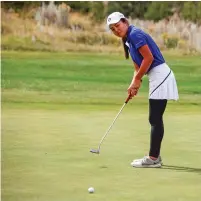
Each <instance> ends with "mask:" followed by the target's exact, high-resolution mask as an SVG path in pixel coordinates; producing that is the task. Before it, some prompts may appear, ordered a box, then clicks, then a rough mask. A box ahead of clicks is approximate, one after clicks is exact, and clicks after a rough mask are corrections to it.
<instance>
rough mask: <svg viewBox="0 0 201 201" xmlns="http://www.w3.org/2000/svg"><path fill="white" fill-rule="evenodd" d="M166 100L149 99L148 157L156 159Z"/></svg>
mask: <svg viewBox="0 0 201 201" xmlns="http://www.w3.org/2000/svg"><path fill="white" fill-rule="evenodd" d="M166 105H167V100H166V99H164V100H155V99H149V122H150V124H151V139H150V151H149V156H153V157H155V158H158V156H159V155H160V148H161V142H162V139H163V135H164V126H163V113H164V111H165V108H166Z"/></svg>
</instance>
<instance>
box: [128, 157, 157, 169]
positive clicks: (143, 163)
mask: <svg viewBox="0 0 201 201" xmlns="http://www.w3.org/2000/svg"><path fill="white" fill-rule="evenodd" d="M131 165H132V166H133V167H136V168H160V167H161V158H160V157H158V159H157V160H152V159H151V158H150V157H149V156H145V157H144V158H141V159H136V160H134V161H133V162H132V163H131Z"/></svg>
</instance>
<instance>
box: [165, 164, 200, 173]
mask: <svg viewBox="0 0 201 201" xmlns="http://www.w3.org/2000/svg"><path fill="white" fill-rule="evenodd" d="M162 169H169V170H176V171H184V172H196V173H198V174H201V168H191V167H184V166H175V165H163V166H162Z"/></svg>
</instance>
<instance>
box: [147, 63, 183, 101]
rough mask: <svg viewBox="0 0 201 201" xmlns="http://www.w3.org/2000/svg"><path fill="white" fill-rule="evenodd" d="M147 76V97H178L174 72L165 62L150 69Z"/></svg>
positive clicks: (173, 98)
mask: <svg viewBox="0 0 201 201" xmlns="http://www.w3.org/2000/svg"><path fill="white" fill-rule="evenodd" d="M147 76H148V78H149V99H167V100H178V99H179V95H178V89H177V83H176V79H175V76H174V73H173V71H172V70H171V69H170V68H169V66H168V65H167V64H166V63H164V64H161V65H158V66H156V67H154V68H153V69H151V70H150V71H149V72H148V73H147Z"/></svg>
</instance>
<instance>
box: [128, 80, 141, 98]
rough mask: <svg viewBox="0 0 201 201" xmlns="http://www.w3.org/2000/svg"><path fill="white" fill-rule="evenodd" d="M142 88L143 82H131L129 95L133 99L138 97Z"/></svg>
mask: <svg viewBox="0 0 201 201" xmlns="http://www.w3.org/2000/svg"><path fill="white" fill-rule="evenodd" d="M140 86H141V80H138V79H134V81H133V82H131V84H130V86H129V87H128V89H127V91H128V95H130V97H131V98H132V97H134V96H136V95H137V93H138V90H139V88H140Z"/></svg>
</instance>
